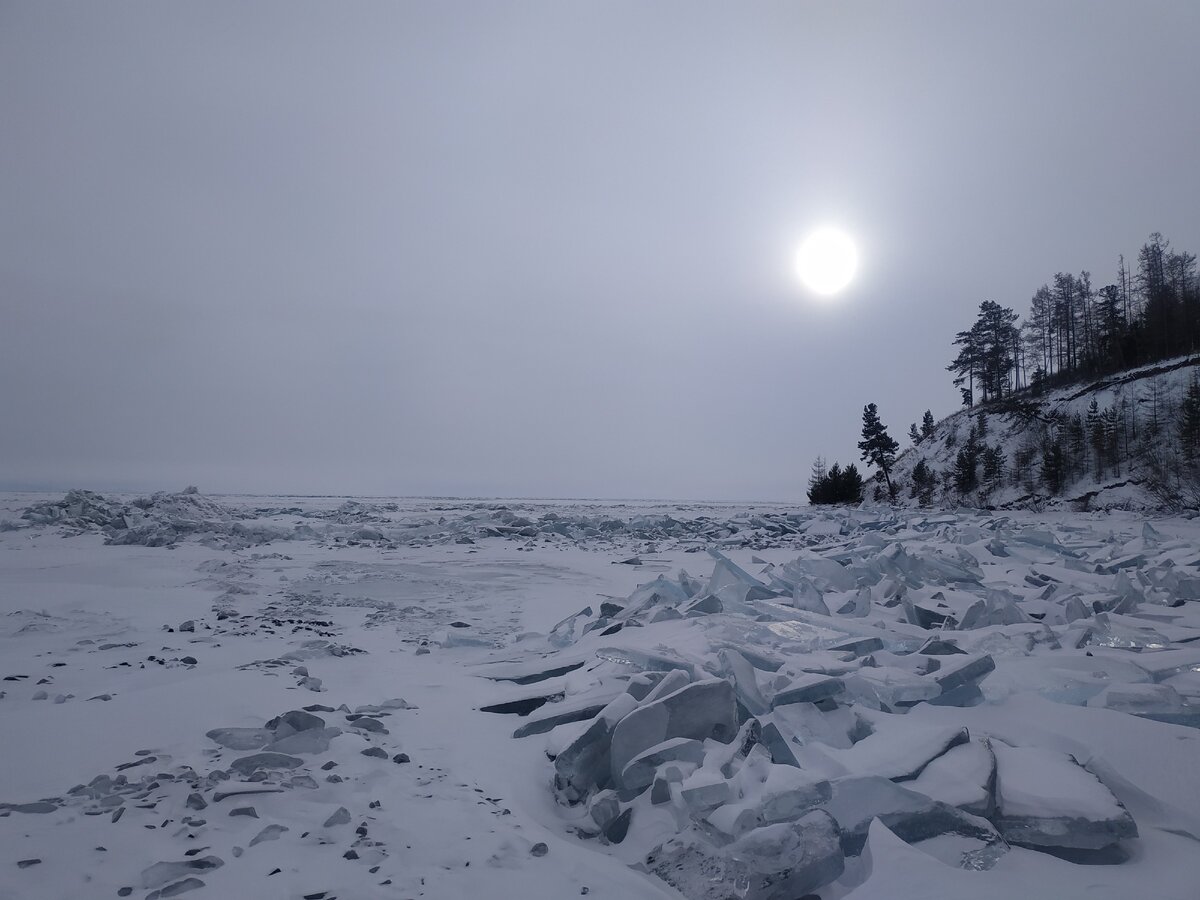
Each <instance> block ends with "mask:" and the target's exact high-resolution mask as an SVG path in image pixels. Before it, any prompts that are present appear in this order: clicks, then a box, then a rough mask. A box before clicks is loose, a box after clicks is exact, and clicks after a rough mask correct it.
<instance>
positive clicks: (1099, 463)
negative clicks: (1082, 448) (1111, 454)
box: [1087, 397, 1108, 481]
mask: <svg viewBox="0 0 1200 900" xmlns="http://www.w3.org/2000/svg"><path fill="white" fill-rule="evenodd" d="M1087 433H1088V441H1089V442H1090V443H1091V447H1092V458H1093V459H1095V461H1096V465H1095V469H1096V480H1097V481H1099V480H1100V479H1102V478H1103V477H1104V461H1105V458H1106V457H1107V455H1108V454H1107V453H1106V452H1105V449H1106V448H1107V445H1108V442H1107V440H1106V439H1105V436H1104V417H1103V416H1102V415H1101V413H1100V404H1099V403H1097V402H1096V398H1095V397H1093V398H1092V402H1091V404H1090V405H1089V406H1088V411H1087Z"/></svg>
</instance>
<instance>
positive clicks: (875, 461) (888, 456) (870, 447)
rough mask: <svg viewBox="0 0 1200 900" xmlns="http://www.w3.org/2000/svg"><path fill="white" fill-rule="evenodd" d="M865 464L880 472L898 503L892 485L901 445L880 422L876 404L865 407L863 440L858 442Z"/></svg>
mask: <svg viewBox="0 0 1200 900" xmlns="http://www.w3.org/2000/svg"><path fill="white" fill-rule="evenodd" d="M858 449H859V450H860V451H861V454H862V457H861V458H862V460H863V462H866V463H870V464H871V465H872V466H874V467H875V468H876V469H878V470H879V474H881V475H882V476H883V480H884V481H886V482H887V490H888V497H889V498H890V499H891V502H892V503H895V502H896V487H895V485H893V484H892V466H893V464H894V463H895V462H896V451H897V450H899V449H900V445H899V444H897V443H896V441H895V440H894V439H893V438H892V436H891V435H890V434H888V431H887V426H886V425H884V424H883V423H882V422H881V421H879V408H878V407H877V406H876V405H875V404H874V403H868V404H867V405H866V406H864V407H863V425H862V440H861V441H859V442H858Z"/></svg>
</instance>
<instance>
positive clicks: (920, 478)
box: [911, 459, 937, 506]
mask: <svg viewBox="0 0 1200 900" xmlns="http://www.w3.org/2000/svg"><path fill="white" fill-rule="evenodd" d="M936 487H937V473H936V472H934V471H933V470H932V469H930V468H929V466H928V465H927V464H926V462H925V460H923V459H922V460H918V461H917V464H916V465H915V466H913V473H912V488H911V496H912V497H914V498H915V499H916V501H917V502H918V503H919V504H921V505H922V506H929V504H931V503H932V502H933V491H934V489H935V488H936Z"/></svg>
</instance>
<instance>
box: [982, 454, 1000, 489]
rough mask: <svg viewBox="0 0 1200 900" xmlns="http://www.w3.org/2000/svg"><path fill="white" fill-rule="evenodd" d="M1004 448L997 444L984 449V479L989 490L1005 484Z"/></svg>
mask: <svg viewBox="0 0 1200 900" xmlns="http://www.w3.org/2000/svg"><path fill="white" fill-rule="evenodd" d="M1004 463H1005V459H1004V450H1003V449H1002V448H1001V447H1000V445H999V444H997V445H996V446H995V447H986V448H984V451H983V481H984V485H985V486H986V487H987V489H988V490H989V491H995V490H999V489H1000V488H1002V487H1003V486H1004Z"/></svg>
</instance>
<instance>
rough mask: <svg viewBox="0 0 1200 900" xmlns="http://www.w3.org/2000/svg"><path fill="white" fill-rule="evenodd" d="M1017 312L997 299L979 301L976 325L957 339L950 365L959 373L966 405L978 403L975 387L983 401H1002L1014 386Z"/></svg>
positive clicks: (957, 376)
mask: <svg viewBox="0 0 1200 900" xmlns="http://www.w3.org/2000/svg"><path fill="white" fill-rule="evenodd" d="M1016 323H1017V314H1016V313H1015V312H1013V311H1012V310H1011V309H1009V308H1008V307H1005V306H1001V305H1000V304H999V303H996V302H995V301H994V300H984V301H983V302H982V303H980V304H979V315H978V317H977V318H976V320H975V324H974V325H972V326H971V328H970V329H969V330H967V331H960V332H959V333H958V335H957V336H956V337H955V339H954V346H956V347H959V348H960V349H959V351H958V355H957V356H956V357H955V358H954V360H953V362H951V363H950V365H948V366H947V367H946V368H947V369H948V370H949V371H951V372H954V373H955V378H954V384H955V386H957V387H959V388H960V389H961V390H962V395H963V405H964V406H973V405H974V403H975V386H976V385H978V386H979V389H980V392H981V395H982V396H981V402H983V403H987V402H988V401H989V400H1001V399H1003V398H1004V395H1005V394H1006V393H1007V392H1008V390H1009V388H1010V379H1011V377H1012V372H1013V369H1014V367H1015V366H1016V356H1015V349H1016V347H1017V345H1018V343H1019V342H1018V332H1017V328H1016Z"/></svg>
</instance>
